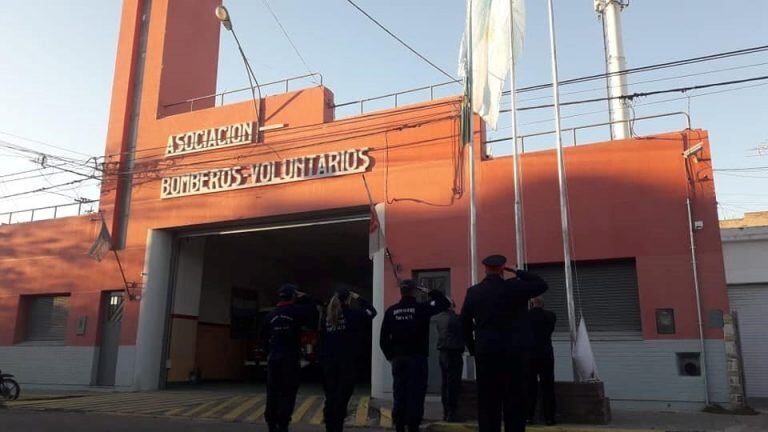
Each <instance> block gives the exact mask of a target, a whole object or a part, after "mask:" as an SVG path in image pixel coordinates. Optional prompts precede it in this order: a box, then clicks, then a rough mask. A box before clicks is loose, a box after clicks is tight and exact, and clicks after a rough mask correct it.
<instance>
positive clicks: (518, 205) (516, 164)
mask: <svg viewBox="0 0 768 432" xmlns="http://www.w3.org/2000/svg"><path fill="white" fill-rule="evenodd" d="M514 13H515V0H509V30H510V42H511V45H512V56H511V58H510V62H509V82H510V89H509V104H510V109H509V113H510V117H511V118H512V146H513V147H514V158H513V160H512V169H513V170H514V174H513V176H514V188H515V254H516V256H517V268H519V269H524V268H525V243H524V237H523V197H522V196H521V194H522V187H521V184H520V177H521V174H520V147H519V143H518V142H517V111H516V107H517V104H516V100H517V96H516V95H515V92H516V87H517V86H516V85H515V54H516V53H515V16H514Z"/></svg>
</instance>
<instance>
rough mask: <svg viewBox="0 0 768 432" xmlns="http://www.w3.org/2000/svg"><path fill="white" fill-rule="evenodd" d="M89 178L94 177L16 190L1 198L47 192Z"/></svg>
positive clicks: (0, 197)
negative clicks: (23, 190) (21, 190)
mask: <svg viewBox="0 0 768 432" xmlns="http://www.w3.org/2000/svg"><path fill="white" fill-rule="evenodd" d="M87 180H93V179H90V178H83V179H78V180H72V181H71V182H67V183H61V184H57V185H51V186H46V187H42V188H38V189H35V190H31V191H25V192H16V193H12V194H9V195H2V196H0V199H5V198H12V197H17V196H22V195H28V194H32V193H38V192H45V191H48V190H51V189H55V188H59V187H62V186H69V185H73V184H77V183H82V182H84V181H87Z"/></svg>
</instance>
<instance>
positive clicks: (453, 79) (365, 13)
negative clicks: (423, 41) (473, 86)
mask: <svg viewBox="0 0 768 432" xmlns="http://www.w3.org/2000/svg"><path fill="white" fill-rule="evenodd" d="M347 3H349V4H351V5H352V6H353V7H354V8H355V9H357V10H358V11H359V12H360V13H361V14H363V15H365V16H366V17H367V18H368V19H369V20H371V21H372V22H373V23H374V24H376V25H377V26H379V28H381V29H382V30H384V31H385V32H386V33H387V34H388V35H390V36H392V37H393V38H394V39H395V40H396V41H398V42H400V44H401V45H402V46H404V47H406V48H408V50H409V51H411V52H412V53H414V54H416V56H417V57H419V58H420V59H422V60H424V61H425V62H426V63H427V64H429V65H430V66H432V67H433V68H435V69H436V70H437V71H439V72H440V73H441V74H443V75H445V76H447V77H448V78H449V79H450V80H451V81H456V82H458V80H457V79H456V77H454V76H453V75H451V74H449V73H448V72H446V71H445V70H444V69H442V68H441V67H440V66H438V65H436V64H434V63H433V62H432V61H430V60H429V59H428V58H426V57H425V56H424V55H423V54H421V53H420V52H418V51H416V49H415V48H413V47H411V46H410V45H408V44H407V43H406V42H405V41H404V40H402V39H400V38H399V37H397V35H396V34H394V33H392V32H391V31H390V30H389V29H388V28H386V27H384V24H382V23H380V22H379V21H377V20H376V18H374V17H372V16H371V15H370V14H369V13H368V12H366V11H364V10H363V9H362V8H361V7H360V6H358V5H357V4H356V3H355V2H353V1H352V0H347Z"/></svg>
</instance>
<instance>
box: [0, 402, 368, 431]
mask: <svg viewBox="0 0 768 432" xmlns="http://www.w3.org/2000/svg"><path fill="white" fill-rule="evenodd" d="M262 430H266V427H265V425H263V424H260V425H259V424H252V423H227V422H218V421H209V420H202V419H181V418H167V417H166V418H162V417H138V416H128V415H108V414H93V413H71V412H55V411H27V410H17V409H15V410H9V409H2V408H0V431H3V432H30V431H35V432H64V431H78V432H123V431H125V432H137V431H142V432H145V431H146V432H155V431H156V432H177V431H178V432H203V431H205V432H211V431H222V432H230V431H232V432H236V431H237V432H239V431H248V432H255V431H262ZM291 430H292V431H296V432H322V431H324V428H323V427H322V426H314V425H307V424H299V425H296V426H295V427H292V428H291ZM373 431H376V429H366V432H373Z"/></svg>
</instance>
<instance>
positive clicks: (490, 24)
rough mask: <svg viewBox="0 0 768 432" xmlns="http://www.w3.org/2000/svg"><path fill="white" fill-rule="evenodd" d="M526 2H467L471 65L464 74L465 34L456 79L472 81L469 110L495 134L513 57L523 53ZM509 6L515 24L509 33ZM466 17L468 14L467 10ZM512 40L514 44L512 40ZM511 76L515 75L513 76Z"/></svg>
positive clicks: (520, 0)
mask: <svg viewBox="0 0 768 432" xmlns="http://www.w3.org/2000/svg"><path fill="white" fill-rule="evenodd" d="M524 1H525V0H468V5H469V4H470V3H471V5H472V7H471V17H470V19H471V22H472V65H471V70H467V68H468V67H467V66H468V65H467V63H468V61H467V46H466V43H467V35H466V31H465V34H464V37H463V38H462V41H461V47H460V50H459V76H461V77H467V76H468V75H469V76H470V77H471V79H470V81H471V83H472V107H473V111H474V112H476V113H477V114H479V115H480V116H481V117H482V118H483V120H485V121H486V123H488V124H489V125H490V126H491V127H492V128H493V129H494V130H495V129H496V123H497V121H498V119H499V109H500V106H501V93H502V91H503V89H504V81H505V80H506V78H507V72H508V71H509V66H510V63H511V60H512V56H513V53H514V58H515V59H517V58H518V57H519V56H520V53H521V52H522V50H523V37H524V34H525V3H524ZM510 3H511V4H512V5H511V7H512V9H511V13H512V18H513V21H514V24H513V26H512V27H513V29H514V31H512V30H513V29H510V19H509V18H510ZM467 13H470V11H469V10H468V11H467ZM513 38H514V41H513V40H512V39H513ZM513 73H514V72H513Z"/></svg>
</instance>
